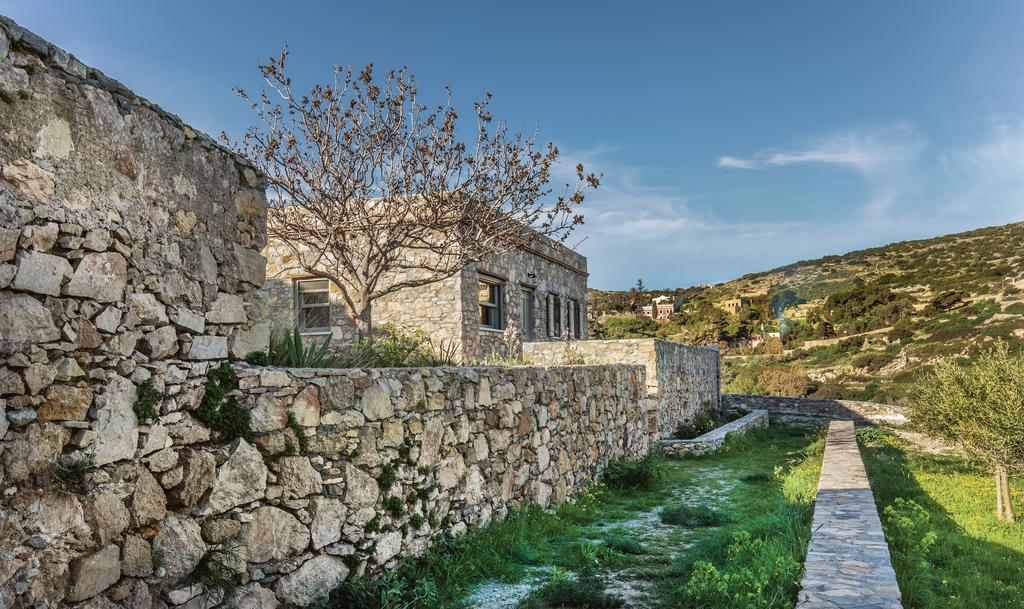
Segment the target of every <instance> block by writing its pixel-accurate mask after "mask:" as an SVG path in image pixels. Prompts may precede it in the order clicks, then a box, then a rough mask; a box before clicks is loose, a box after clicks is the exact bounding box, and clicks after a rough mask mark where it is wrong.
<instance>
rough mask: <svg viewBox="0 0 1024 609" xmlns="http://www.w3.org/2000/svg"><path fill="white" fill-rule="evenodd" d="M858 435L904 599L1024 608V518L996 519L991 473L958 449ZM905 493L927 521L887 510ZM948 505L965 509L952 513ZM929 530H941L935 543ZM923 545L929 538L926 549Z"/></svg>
mask: <svg viewBox="0 0 1024 609" xmlns="http://www.w3.org/2000/svg"><path fill="white" fill-rule="evenodd" d="M869 429H870V428H869ZM858 436H859V438H858V439H859V440H860V442H859V443H860V446H861V451H862V455H863V456H864V464H865V467H866V468H867V471H868V477H869V479H870V480H871V488H872V491H873V492H874V497H875V505H876V507H877V509H878V512H879V515H880V516H881V518H882V522H883V524H884V525H885V528H886V538H887V540H888V542H889V546H890V549H891V550H892V553H893V566H894V567H895V568H896V575H897V579H898V580H899V584H900V589H901V592H902V594H903V606H904V607H905V608H906V609H933V608H943V609H945V608H950V609H952V608H954V607H956V608H958V609H988V608H991V607H1001V608H1010V607H1012V608H1015V609H1020V608H1024V523H1018V524H1016V525H1011V524H1005V523H1000V522H999V521H997V520H996V518H995V513H994V512H995V490H994V487H993V482H992V481H991V479H990V478H991V477H990V476H988V475H987V474H986V473H984V472H982V471H980V470H978V469H976V468H974V467H971V466H970V465H967V464H965V463H963V462H962V461H961V460H960V458H959V457H950V456H940V455H932V454H925V453H918V452H915V451H913V450H912V449H908V448H907V446H906V445H905V444H904V443H903V442H901V441H900V440H899V439H898V438H896V437H895V436H893V435H891V434H888V435H887V434H884V433H882V434H879V433H877V432H875V431H874V430H872V431H870V432H868V433H862V434H858ZM922 483H924V484H925V485H926V486H927V487H928V488H925V487H924V486H922ZM1018 496H1020V494H1019V493H1018ZM901 498H902V499H903V500H910V501H913V502H915V503H916V504H918V505H920V506H921V507H922V508H924V510H925V511H926V512H927V514H928V516H927V525H926V527H925V528H917V529H915V528H913V527H910V528H907V527H902V528H901V527H900V526H899V523H898V522H896V521H895V520H896V519H897V518H896V517H895V516H894V513H889V514H887V513H886V508H887V507H889V506H896V507H894V509H896V510H899V505H900V504H899V502H898V501H897V500H898V499H901ZM947 506H959V507H960V508H962V509H955V513H950V510H948V509H947ZM928 533H934V540H933V542H932V543H930V544H929V543H928V542H927V540H926V539H925V538H926V537H927V536H928ZM997 540H998V541H997ZM922 545H924V546H929V547H928V548H927V551H926V552H921V551H920V550H921V549H922Z"/></svg>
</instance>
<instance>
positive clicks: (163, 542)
mask: <svg viewBox="0 0 1024 609" xmlns="http://www.w3.org/2000/svg"><path fill="white" fill-rule="evenodd" d="M264 189H265V184H264V181H263V179H262V178H261V177H260V176H258V175H257V174H256V173H255V172H254V171H253V170H252V169H251V168H250V167H249V166H248V165H247V164H246V163H245V162H243V161H242V160H240V159H239V158H237V157H236V156H235V155H233V154H232V153H230V152H229V151H227V150H224V149H221V148H220V147H218V146H217V145H216V144H214V142H213V141H212V140H210V138H209V137H207V136H205V135H202V134H200V133H197V132H195V131H193V130H192V129H190V128H189V127H188V126H186V125H184V124H182V123H181V121H180V120H178V119H177V118H176V117H174V116H172V115H170V114H168V113H166V112H164V111H162V110H161V109H160V108H158V107H156V106H154V105H153V104H151V103H150V102H148V101H146V100H144V99H141V98H139V97H137V96H135V95H134V94H132V93H131V92H130V91H128V90H127V89H126V88H125V87H124V86H123V85H121V84H120V83H118V82H117V81H115V80H112V79H110V78H108V77H107V76H105V75H103V74H102V73H100V72H98V71H96V70H94V69H91V68H88V67H86V66H84V65H83V64H82V63H80V62H79V61H78V60H77V59H75V58H74V57H73V56H71V55H69V54H67V53H66V52H64V51H62V50H61V49H59V48H56V47H55V46H53V45H51V44H49V43H47V42H46V41H44V40H42V39H41V38H39V37H38V36H36V35H34V34H32V33H31V32H28V31H26V30H24V29H23V28H21V27H19V26H17V25H16V24H14V23H13V22H11V21H10V20H7V19H6V18H2V19H0V489H2V493H0V607H35V606H39V607H51V606H58V605H61V604H62V603H65V604H69V605H70V604H74V603H78V602H79V601H87V602H86V603H85V604H84V605H83V606H89V607H111V606H124V607H143V608H144V607H155V606H164V604H165V600H166V601H167V602H171V603H173V602H175V599H180V598H181V595H178V596H177V597H172V598H166V599H161V598H160V595H161V593H162V592H163V591H164V590H165V588H166V582H169V581H172V580H174V579H175V578H177V577H180V576H182V575H185V574H187V572H188V571H189V570H190V568H191V567H193V566H194V565H195V564H196V561H197V560H198V559H199V558H200V556H201V555H202V552H203V549H204V548H205V544H206V543H207V540H208V539H211V535H213V533H212V532H211V531H210V530H205V531H204V530H203V529H201V526H200V521H197V520H191V519H190V517H189V514H190V513H192V512H194V511H195V510H196V509H197V502H198V500H199V499H200V498H201V497H202V496H203V494H204V493H205V491H206V490H207V489H208V488H209V487H210V485H211V484H213V482H214V479H215V472H216V470H217V466H218V465H219V463H220V461H223V460H224V458H226V457H227V454H226V449H225V448H214V447H213V445H211V444H209V443H210V441H211V433H210V431H209V430H208V429H206V428H205V427H203V426H202V425H200V424H198V423H197V422H196V421H195V420H194V418H193V417H192V416H191V415H190V411H191V410H193V409H194V408H195V407H196V405H197V404H198V401H199V399H200V398H201V395H202V393H201V392H202V389H201V388H202V381H203V377H204V375H205V373H206V371H207V368H208V367H209V366H210V365H211V361H213V360H218V359H224V358H227V357H228V356H229V354H232V353H233V354H235V355H238V354H244V353H246V352H248V351H250V350H253V349H257V348H260V346H261V345H262V344H265V342H266V335H265V332H264V331H263V330H262V329H260V328H256V329H252V328H250V327H249V324H248V317H249V312H250V307H251V304H252V302H253V300H254V294H255V290H256V289H257V288H258V286H259V285H261V284H262V282H263V278H264V272H265V262H264V259H263V257H262V256H261V255H260V254H259V251H260V249H261V248H262V247H263V246H264V243H265V233H264V231H265V228H264V227H265V222H264V217H263V214H264V207H265V195H264ZM146 381H149V382H150V383H151V384H152V386H153V388H154V389H155V391H157V392H160V393H163V394H166V399H164V400H162V403H161V404H158V412H157V414H158V415H159V418H158V419H157V420H155V421H152V422H147V423H145V424H140V422H139V421H138V420H137V417H136V413H135V411H134V405H135V402H136V396H137V391H138V390H137V387H138V386H139V385H141V384H143V383H145V382H146ZM83 459H85V460H86V461H83ZM74 463H85V464H88V463H91V464H92V466H94V467H95V468H96V469H95V470H94V471H92V472H91V473H90V474H89V475H90V476H91V479H92V482H93V483H94V484H95V487H94V488H93V489H92V490H91V491H90V492H88V493H84V494H75V493H71V492H66V491H63V490H61V489H60V488H59V486H58V485H57V484H56V483H55V478H54V475H53V473H54V471H55V468H56V467H58V464H62V465H65V466H67V467H68V468H71V469H73V468H72V466H71V464H74ZM72 473H73V472H72ZM236 524H237V523H236ZM228 526H230V525H228ZM208 528H209V527H207V529H208ZM101 593H103V594H102V596H98V595H100V594H101ZM90 599H91V600H90Z"/></svg>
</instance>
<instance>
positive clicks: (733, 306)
mask: <svg viewBox="0 0 1024 609" xmlns="http://www.w3.org/2000/svg"><path fill="white" fill-rule="evenodd" d="M749 306H750V299H749V298H743V297H742V296H741V297H740V298H730V299H729V300H723V301H722V302H720V303H718V307H719V308H720V309H723V310H725V311H728V312H729V313H732V314H733V315H737V314H739V312H740V309H742V308H744V307H749Z"/></svg>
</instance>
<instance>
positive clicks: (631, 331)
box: [593, 315, 658, 339]
mask: <svg viewBox="0 0 1024 609" xmlns="http://www.w3.org/2000/svg"><path fill="white" fill-rule="evenodd" d="M593 330H594V334H595V336H594V338H604V339H617V338H649V337H652V336H654V335H655V334H657V332H658V324H657V323H656V322H655V321H654V320H653V319H651V318H650V317H641V316H638V315H622V316H618V317H609V318H608V319H606V320H605V321H604V322H603V323H601V324H595V325H594V328H593Z"/></svg>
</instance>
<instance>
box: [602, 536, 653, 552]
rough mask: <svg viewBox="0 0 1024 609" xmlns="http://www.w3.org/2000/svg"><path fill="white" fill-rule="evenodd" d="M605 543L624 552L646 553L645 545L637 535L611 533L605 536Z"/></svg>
mask: <svg viewBox="0 0 1024 609" xmlns="http://www.w3.org/2000/svg"><path fill="white" fill-rule="evenodd" d="M604 543H605V545H606V546H608V547H609V548H611V549H613V550H615V551H616V552H621V553H622V554H634V555H639V554H645V551H644V547H643V545H642V544H641V543H640V542H639V541H637V539H636V538H635V537H627V536H625V535H619V534H615V533H609V534H608V535H606V536H605V538H604Z"/></svg>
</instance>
